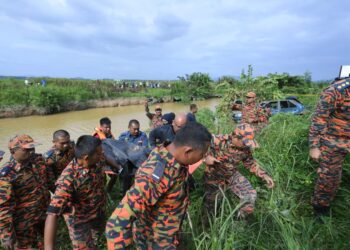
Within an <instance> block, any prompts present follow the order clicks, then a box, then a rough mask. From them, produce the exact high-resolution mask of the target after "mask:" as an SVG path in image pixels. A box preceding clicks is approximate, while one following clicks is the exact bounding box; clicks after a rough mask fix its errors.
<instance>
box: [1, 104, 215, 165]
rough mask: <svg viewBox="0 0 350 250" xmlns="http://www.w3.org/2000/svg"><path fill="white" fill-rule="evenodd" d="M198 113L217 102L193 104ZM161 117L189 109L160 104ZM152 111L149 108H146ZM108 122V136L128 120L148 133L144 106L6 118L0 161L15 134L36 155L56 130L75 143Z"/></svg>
mask: <svg viewBox="0 0 350 250" xmlns="http://www.w3.org/2000/svg"><path fill="white" fill-rule="evenodd" d="M195 103H196V104H197V106H198V108H199V109H201V108H209V109H211V110H213V111H214V110H215V106H216V105H218V103H219V99H209V100H205V101H197V102H195ZM160 106H161V107H162V109H163V114H165V113H168V112H174V113H179V112H188V110H189V105H188V104H183V103H162V104H160ZM150 110H151V111H153V106H150ZM105 116H107V117H109V118H110V119H111V120H112V132H113V134H114V135H115V136H116V137H118V136H119V134H120V133H122V132H124V131H126V130H127V129H128V123H129V120H131V119H137V120H139V122H140V124H141V130H143V131H145V130H146V131H147V130H148V129H149V119H148V118H147V117H146V115H145V112H144V106H142V105H132V106H123V107H113V108H99V109H88V110H83V111H74V112H67V113H60V114H54V115H47V116H28V117H19V118H6V119H1V120H0V149H1V150H3V151H5V152H6V154H5V157H4V160H7V159H8V158H9V152H8V148H7V143H8V141H9V139H10V138H11V137H13V136H14V135H16V134H28V135H30V136H32V137H33V139H34V140H35V141H37V142H38V143H40V144H41V145H38V146H37V147H36V152H39V153H43V152H45V151H46V150H48V149H49V148H50V147H51V145H52V142H51V141H52V134H53V132H54V131H56V130H58V129H65V130H67V131H68V132H69V133H70V135H71V138H72V139H73V140H76V139H77V138H78V137H79V136H80V135H84V134H88V135H90V134H92V132H93V131H94V128H95V127H97V126H98V123H99V120H100V118H102V117H105Z"/></svg>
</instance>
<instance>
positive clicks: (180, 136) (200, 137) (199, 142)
mask: <svg viewBox="0 0 350 250" xmlns="http://www.w3.org/2000/svg"><path fill="white" fill-rule="evenodd" d="M211 138H212V136H211V134H210V133H209V131H208V129H207V128H206V127H204V126H203V125H202V124H200V123H198V122H188V123H186V125H185V126H183V127H182V128H181V129H180V130H179V131H178V132H177V133H176V135H175V139H174V141H173V142H174V145H175V146H191V147H193V148H194V149H200V150H205V144H206V143H210V141H211Z"/></svg>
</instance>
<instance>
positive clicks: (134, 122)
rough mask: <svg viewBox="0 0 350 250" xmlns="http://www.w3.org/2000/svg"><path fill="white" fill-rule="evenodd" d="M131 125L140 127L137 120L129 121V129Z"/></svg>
mask: <svg viewBox="0 0 350 250" xmlns="http://www.w3.org/2000/svg"><path fill="white" fill-rule="evenodd" d="M131 124H135V125H138V126H140V122H139V121H138V120H136V119H132V120H130V121H129V127H130V126H131Z"/></svg>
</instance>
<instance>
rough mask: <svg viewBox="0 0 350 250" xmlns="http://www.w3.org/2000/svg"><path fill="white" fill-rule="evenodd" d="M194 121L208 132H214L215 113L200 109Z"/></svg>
mask: <svg viewBox="0 0 350 250" xmlns="http://www.w3.org/2000/svg"><path fill="white" fill-rule="evenodd" d="M196 119H197V121H198V122H199V123H202V124H203V125H204V126H205V127H207V128H208V129H209V130H210V131H215V128H216V124H215V113H214V112H213V111H211V110H210V109H208V108H203V109H200V110H199V111H198V112H197V114H196Z"/></svg>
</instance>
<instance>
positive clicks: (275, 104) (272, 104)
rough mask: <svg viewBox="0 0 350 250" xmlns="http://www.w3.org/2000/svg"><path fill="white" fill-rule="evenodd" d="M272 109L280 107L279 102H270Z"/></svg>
mask: <svg viewBox="0 0 350 250" xmlns="http://www.w3.org/2000/svg"><path fill="white" fill-rule="evenodd" d="M266 106H269V107H270V108H271V109H278V103H277V102H270V103H269V104H268V105H266Z"/></svg>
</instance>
